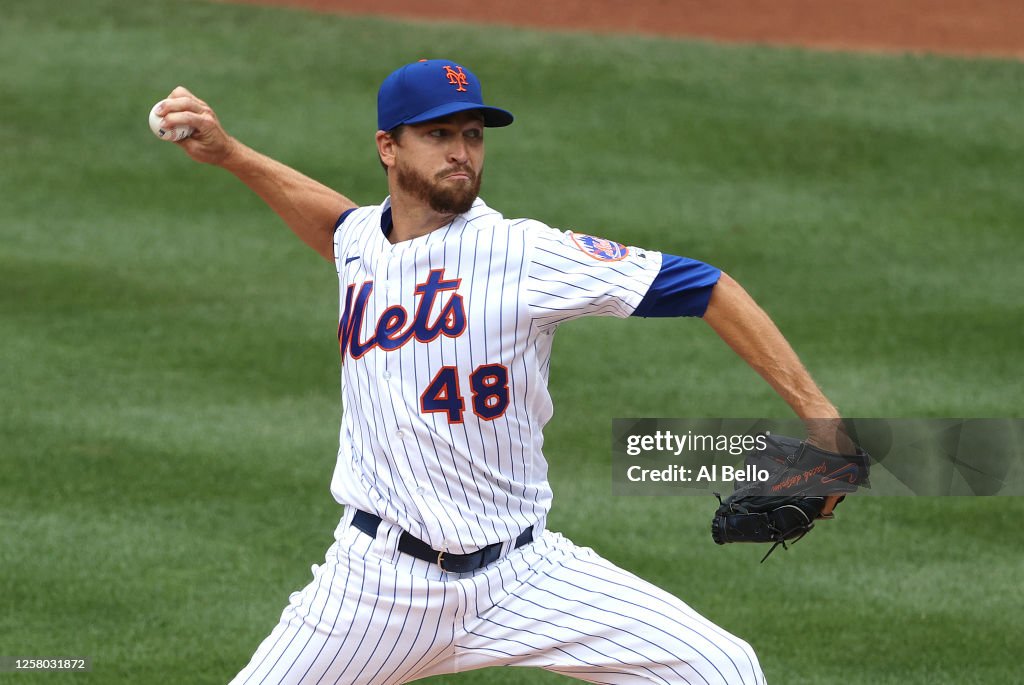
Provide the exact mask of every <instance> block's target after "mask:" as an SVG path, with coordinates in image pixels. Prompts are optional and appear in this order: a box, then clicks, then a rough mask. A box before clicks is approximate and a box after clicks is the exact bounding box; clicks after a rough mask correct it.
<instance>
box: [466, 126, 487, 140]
mask: <svg viewBox="0 0 1024 685" xmlns="http://www.w3.org/2000/svg"><path fill="white" fill-rule="evenodd" d="M466 137H467V138H483V137H484V132H483V131H481V130H480V129H478V128H474V129H470V130H469V131H466Z"/></svg>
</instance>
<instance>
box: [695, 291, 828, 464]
mask: <svg viewBox="0 0 1024 685" xmlns="http://www.w3.org/2000/svg"><path fill="white" fill-rule="evenodd" d="M704 320H705V321H707V322H708V324H709V325H710V326H711V327H712V328H713V329H714V330H715V332H716V333H717V334H718V335H719V337H721V338H722V340H724V341H725V342H726V344H728V345H729V347H731V348H732V349H733V350H734V351H735V352H736V354H738V355H739V356H740V357H742V358H743V360H744V361H746V362H747V363H748V364H749V365H750V366H751V368H753V369H754V370H755V371H757V373H758V374H760V375H761V377H762V378H764V379H765V380H766V381H767V382H768V384H769V385H771V386H772V388H773V389H774V390H775V392H776V393H778V395H779V396H780V397H781V398H782V399H783V400H785V402H786V404H788V405H789V406H790V407H791V408H792V409H793V411H794V412H795V413H796V414H797V416H799V417H800V418H802V419H805V421H806V423H807V428H808V432H809V433H810V434H811V438H812V440H814V441H815V442H816V443H817V444H819V445H821V446H822V447H826V448H828V449H835V448H836V446H835V445H834V444H832V443H833V442H834V441H835V439H836V438H835V432H836V429H837V427H838V422H837V419H838V418H839V412H838V410H836V408H835V406H833V404H832V403H831V402H830V401H829V400H828V398H827V397H825V395H824V393H822V391H821V389H820V388H818V385H817V384H816V383H815V382H814V379H813V378H811V375H810V373H808V371H807V369H806V368H805V367H804V365H803V363H802V362H801V361H800V358H799V357H797V355H796V352H794V351H793V348H792V347H791V346H790V345H789V343H788V342H787V341H786V339H785V338H784V337H783V335H782V333H781V332H780V331H779V329H778V327H777V326H776V325H775V323H774V322H773V321H772V320H771V318H770V317H769V316H768V314H766V313H765V311H764V310H763V309H761V307H760V306H758V304H757V303H756V302H754V300H753V298H751V297H750V295H748V294H747V291H746V290H744V289H743V287H742V286H740V284H739V283H737V282H736V281H735V280H734V279H733V278H731V277H730V276H729V275H728V274H725V273H723V274H722V277H721V279H720V280H719V282H718V284H717V285H715V288H714V290H712V293H711V300H710V302H709V303H708V308H707V311H706V312H705V313H704ZM816 419H817V420H818V421H815V420H816Z"/></svg>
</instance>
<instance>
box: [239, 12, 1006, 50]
mask: <svg viewBox="0 0 1024 685" xmlns="http://www.w3.org/2000/svg"><path fill="white" fill-rule="evenodd" d="M233 1H236V2H253V3H261V4H280V5H292V6H296V7H306V8H311V9H314V10H317V11H322V12H340V13H350V14H373V15H389V16H395V17H403V18H414V19H428V20H435V21H437V20H457V21H469V22H481V23H496V24H508V25H515V26H532V27H541V28H558V29H583V30H590V31H599V32H614V33H645V34H656V35H671V36H691V37H699V38H710V39H714V40H721V41H730V42H753V43H777V44H787V45H804V46H808V47H815V48H823V49H855V50H870V51H884V52H889V51H908V50H909V51H925V52H941V53H949V54H959V55H991V56H1000V57H1013V58H1016V59H1024V0H626V1H623V0H557V1H556V2H522V1H519V2H507V1H503V2H480V1H479V0H477V1H472V0H432V1H431V2H429V3H425V2H422V1H421V0H391V1H390V2H387V3H382V2H380V0H233Z"/></svg>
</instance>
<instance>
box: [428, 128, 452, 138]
mask: <svg viewBox="0 0 1024 685" xmlns="http://www.w3.org/2000/svg"><path fill="white" fill-rule="evenodd" d="M430 135H432V136H433V137H434V138H444V137H445V136H447V135H448V131H445V130H444V129H443V128H435V129H434V130H433V131H431V132H430Z"/></svg>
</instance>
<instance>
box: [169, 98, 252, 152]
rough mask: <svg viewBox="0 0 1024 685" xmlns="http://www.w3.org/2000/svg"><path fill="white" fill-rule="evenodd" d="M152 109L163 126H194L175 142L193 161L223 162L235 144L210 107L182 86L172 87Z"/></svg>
mask: <svg viewBox="0 0 1024 685" xmlns="http://www.w3.org/2000/svg"><path fill="white" fill-rule="evenodd" d="M156 113H157V115H158V116H161V117H163V120H164V122H166V123H165V124H164V125H165V126H167V127H172V126H191V127H192V128H193V129H195V130H194V131H193V132H192V135H191V136H189V137H188V138H185V139H184V140H181V141H178V142H176V143H175V145H178V146H179V147H181V148H182V149H183V150H184V151H185V152H186V153H187V154H188V156H189V157H191V158H192V159H194V160H196V161H197V162H202V163H204V164H215V165H218V166H223V165H224V163H225V162H226V161H227V159H228V158H229V157H230V156H231V154H232V153H233V152H234V151H235V150H236V148H237V147H238V146H239V143H238V141H236V140H235V139H234V138H232V137H231V136H229V135H228V134H227V132H226V131H225V130H224V127H223V126H221V125H220V121H219V120H218V119H217V114H216V113H215V112H214V111H213V109H211V108H210V106H209V105H208V104H206V103H205V102H203V101H202V100H200V99H199V98H197V97H196V96H195V95H193V94H192V93H191V92H190V91H189V90H188V89H187V88H185V87H183V86H178V87H177V88H175V89H174V90H172V91H171V94H170V95H168V96H167V99H166V100H164V101H163V104H162V105H161V106H160V108H159V109H157V111H156Z"/></svg>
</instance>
